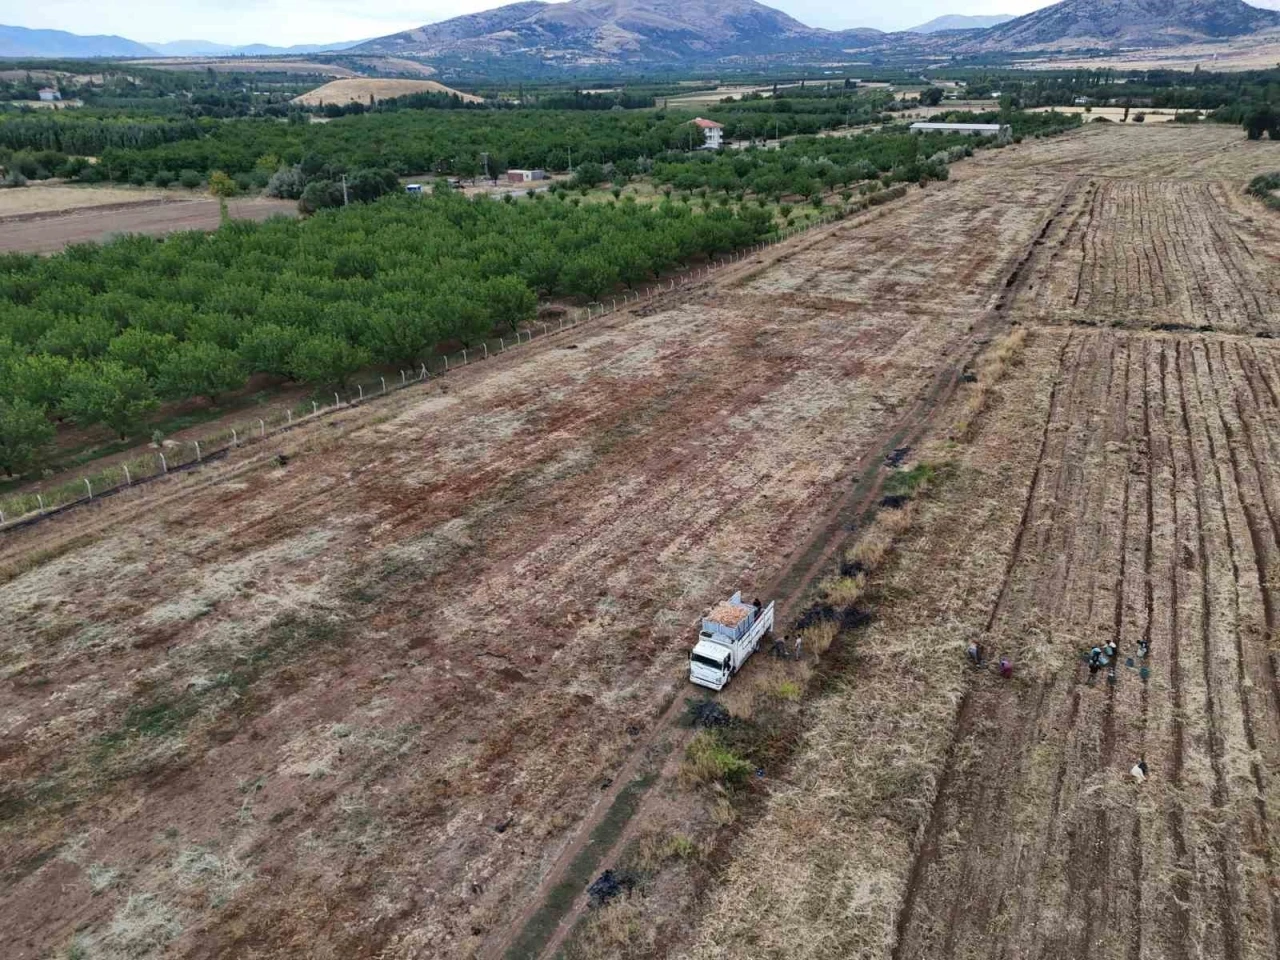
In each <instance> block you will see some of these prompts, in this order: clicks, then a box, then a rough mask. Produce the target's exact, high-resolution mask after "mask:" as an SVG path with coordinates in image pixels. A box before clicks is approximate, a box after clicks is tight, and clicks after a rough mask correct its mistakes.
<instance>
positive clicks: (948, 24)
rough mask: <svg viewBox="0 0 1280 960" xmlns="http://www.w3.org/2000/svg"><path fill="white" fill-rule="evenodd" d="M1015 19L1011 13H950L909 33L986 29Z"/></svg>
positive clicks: (911, 29)
mask: <svg viewBox="0 0 1280 960" xmlns="http://www.w3.org/2000/svg"><path fill="white" fill-rule="evenodd" d="M1012 19H1013V14H1010V13H994V14H991V15H990V16H977V17H968V16H965V15H964V14H960V13H949V14H946V15H944V16H941V17H934V18H933V19H932V20H930V21H929V22H928V23H922V24H920V26H918V27H911V28H909V29H908V30H907V31H906V32H907V33H941V32H942V31H943V30H985V29H986V28H987V27H995V26H999V25H1000V24H1002V23H1008V22H1009V21H1010V20H1012Z"/></svg>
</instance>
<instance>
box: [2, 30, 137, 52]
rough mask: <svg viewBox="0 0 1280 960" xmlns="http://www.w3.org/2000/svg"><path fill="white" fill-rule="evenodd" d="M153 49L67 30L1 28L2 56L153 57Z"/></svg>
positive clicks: (130, 42) (130, 41)
mask: <svg viewBox="0 0 1280 960" xmlns="http://www.w3.org/2000/svg"><path fill="white" fill-rule="evenodd" d="M154 53H155V51H154V50H152V49H151V48H150V47H147V46H144V45H143V44H141V43H137V42H135V41H133V40H126V39H125V38H124V37H115V36H94V37H82V36H80V35H79V34H75V33H67V32H66V31H65V30H28V29H27V28H26V27H8V26H4V25H0V57H50V58H58V57H73V58H81V57H150V56H153V55H154Z"/></svg>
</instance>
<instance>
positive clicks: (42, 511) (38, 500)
mask: <svg viewBox="0 0 1280 960" xmlns="http://www.w3.org/2000/svg"><path fill="white" fill-rule="evenodd" d="M36 503H38V504H40V512H41V513H44V497H42V496H41V495H40V494H38V493H37V494H36Z"/></svg>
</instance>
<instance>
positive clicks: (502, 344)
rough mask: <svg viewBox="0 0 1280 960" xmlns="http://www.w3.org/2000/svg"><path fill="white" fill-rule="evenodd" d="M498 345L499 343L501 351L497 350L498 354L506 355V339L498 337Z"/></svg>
mask: <svg viewBox="0 0 1280 960" xmlns="http://www.w3.org/2000/svg"><path fill="white" fill-rule="evenodd" d="M498 343H499V345H500V347H501V349H500V350H499V352H500V353H506V352H507V338H506V337H499V338H498Z"/></svg>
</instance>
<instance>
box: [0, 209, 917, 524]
mask: <svg viewBox="0 0 1280 960" xmlns="http://www.w3.org/2000/svg"><path fill="white" fill-rule="evenodd" d="M905 193H906V185H905V184H900V185H898V186H896V187H892V188H890V189H887V190H882V191H878V192H876V193H873V194H869V195H867V196H866V197H863V198H859V199H858V200H856V201H854V202H852V203H849V204H847V205H845V206H844V207H843V208H841V209H838V210H834V211H831V210H828V211H826V212H824V213H822V214H820V215H819V216H817V217H814V218H812V219H810V220H807V221H806V222H804V223H802V224H798V225H796V226H791V227H785V228H782V229H780V230H778V231H776V232H775V233H773V234H771V235H770V236H769V237H767V238H766V239H764V240H761V241H759V242H757V243H753V244H751V245H750V246H748V247H744V248H742V249H740V250H737V251H734V252H733V253H731V254H728V255H726V256H723V257H721V258H718V259H715V260H713V261H711V262H709V263H707V264H705V265H704V266H700V267H694V268H692V269H690V270H686V271H683V272H681V273H679V274H677V275H674V276H671V277H667V278H664V279H662V280H659V281H656V282H654V283H652V284H648V285H646V286H644V287H642V288H639V289H633V290H627V291H624V292H623V294H622V295H621V296H619V297H609V298H606V299H602V300H599V301H594V302H592V303H588V304H587V305H586V306H584V307H575V308H573V309H571V310H569V311H568V312H567V313H566V314H565V315H564V316H561V317H559V318H557V319H556V320H554V321H548V322H545V323H544V322H537V323H534V324H532V325H530V326H527V327H525V328H523V329H520V330H517V331H515V332H513V333H511V334H508V335H500V336H497V337H493V338H491V339H488V340H484V341H481V342H479V343H476V344H473V345H471V346H468V347H466V348H464V349H460V350H458V351H455V352H453V353H445V354H440V355H437V356H434V357H432V358H431V359H430V360H429V361H428V362H427V363H422V364H420V365H419V366H418V368H417V369H416V370H413V369H406V370H400V371H398V373H396V372H392V373H390V374H387V375H379V376H378V378H377V379H376V380H371V379H364V380H359V381H356V382H354V383H351V384H350V385H348V386H346V387H344V388H342V389H339V390H337V391H335V392H334V393H333V396H332V402H330V399H329V397H328V396H324V397H320V396H318V395H317V396H313V397H312V398H311V399H306V400H302V401H299V402H298V403H295V404H294V405H293V406H290V407H280V408H276V409H273V410H270V411H265V412H263V413H262V414H261V415H260V416H257V417H250V418H246V419H244V420H242V421H240V422H238V423H234V424H231V425H227V426H224V427H222V428H220V429H218V430H217V431H214V432H211V433H209V434H207V435H205V436H203V437H201V438H200V439H198V440H195V439H193V440H183V441H172V440H170V441H166V442H164V443H162V444H161V445H160V446H159V448H157V449H155V450H150V451H147V452H145V453H143V454H140V455H139V456H136V457H133V458H131V459H128V460H123V461H118V462H116V463H114V464H111V465H110V466H106V467H103V468H101V469H99V470H97V471H94V472H92V473H86V474H84V475H83V476H81V477H79V478H77V479H75V480H69V481H66V482H65V483H60V484H57V485H56V486H52V487H47V488H43V489H40V490H34V491H29V492H19V493H13V494H9V495H7V496H5V497H3V498H0V532H4V531H7V530H14V529H18V528H21V527H27V526H31V525H32V524H35V523H38V522H40V521H41V520H44V519H47V518H49V517H53V516H57V515H59V514H62V513H65V512H67V511H68V510H71V509H74V508H76V507H78V506H81V505H84V504H89V503H94V502H99V501H102V500H106V499H108V498H110V497H113V496H116V495H118V494H120V493H122V492H125V491H128V490H130V489H133V488H135V487H141V486H144V485H146V484H148V483H152V482H155V481H158V480H162V479H164V478H166V477H169V476H173V475H177V474H181V473H185V472H187V471H190V470H193V469H196V468H198V467H200V466H202V465H204V464H207V463H212V462H216V461H218V460H222V459H225V458H226V457H227V456H228V454H230V453H231V452H232V451H233V450H237V449H239V448H241V447H251V446H255V445H258V444H261V443H262V442H264V441H266V440H267V439H269V438H271V437H275V436H278V435H280V434H282V433H285V432H288V431H290V430H293V429H294V428H296V427H299V426H302V425H303V424H306V423H310V422H312V421H314V420H316V419H318V418H322V417H324V416H327V415H331V414H333V413H335V412H337V411H340V410H347V409H351V408H353V407H357V406H360V405H362V404H365V403H371V402H373V401H375V400H378V399H381V398H382V397H385V396H388V395H390V394H393V393H398V392H400V391H402V390H407V389H410V388H412V387H416V386H420V385H422V384H423V383H425V382H427V381H428V380H431V379H435V378H437V377H440V376H444V375H447V374H448V373H449V372H450V371H454V370H458V369H460V368H461V367H466V366H470V365H471V364H474V363H477V362H481V361H484V360H489V359H492V358H494V357H497V356H500V355H502V354H504V353H506V352H508V351H510V350H514V349H516V348H517V347H520V346H522V345H524V344H529V343H532V342H533V341H534V340H535V339H541V338H543V337H547V336H551V335H553V334H556V333H560V332H561V331H563V330H571V329H573V328H575V327H577V326H580V325H581V324H583V323H585V322H587V321H589V320H595V319H599V318H600V317H603V316H606V315H608V314H611V313H614V312H616V311H617V310H618V309H619V308H625V307H627V306H634V305H635V304H636V303H638V302H639V301H642V300H652V299H653V298H654V297H656V296H659V295H661V294H663V293H669V292H672V291H674V290H677V289H679V288H681V287H685V286H687V285H689V284H691V283H694V282H696V281H698V280H703V279H706V278H708V277H709V276H711V275H712V274H713V273H715V272H716V271H718V270H721V269H723V268H724V267H728V266H732V265H734V264H738V263H741V262H742V261H744V260H746V259H747V258H749V257H752V256H755V255H756V254H758V253H760V252H762V251H764V250H766V249H767V248H769V247H771V246H773V245H775V244H778V243H782V242H783V241H785V240H789V239H790V238H792V237H794V236H796V235H798V234H801V233H805V232H806V231H809V230H812V229H814V228H816V227H820V226H825V225H827V224H830V223H833V222H835V221H837V220H841V219H844V218H845V217H848V216H850V215H852V214H855V213H860V212H862V211H865V210H867V209H869V208H871V207H874V206H879V205H880V204H882V203H886V202H888V201H889V200H894V199H897V198H898V197H901V196H903V194H905Z"/></svg>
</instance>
